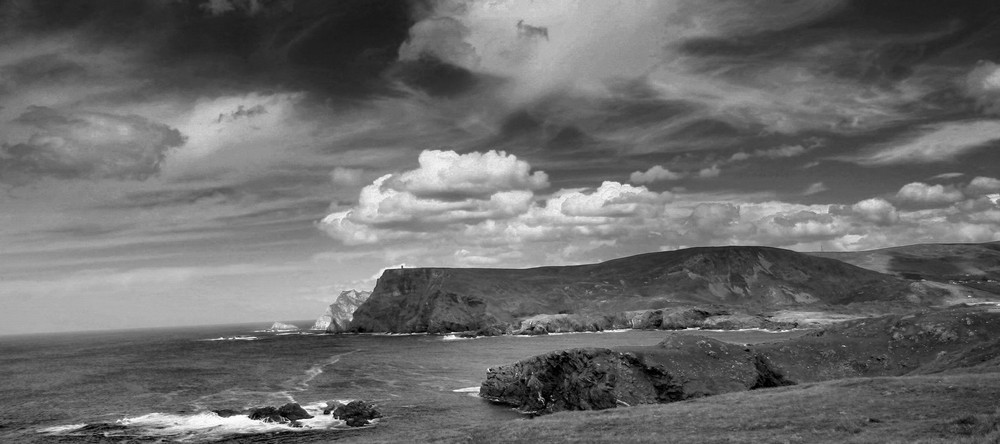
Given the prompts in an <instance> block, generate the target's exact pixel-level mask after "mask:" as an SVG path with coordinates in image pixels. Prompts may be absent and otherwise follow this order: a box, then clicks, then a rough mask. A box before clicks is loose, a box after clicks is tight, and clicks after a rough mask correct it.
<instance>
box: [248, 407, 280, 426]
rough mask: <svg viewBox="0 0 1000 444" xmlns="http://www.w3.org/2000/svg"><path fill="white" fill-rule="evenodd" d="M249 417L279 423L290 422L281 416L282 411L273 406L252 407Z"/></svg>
mask: <svg viewBox="0 0 1000 444" xmlns="http://www.w3.org/2000/svg"><path fill="white" fill-rule="evenodd" d="M247 417H249V418H250V419H253V420H255V421H264V422H277V423H286V422H288V420H287V419H285V417H284V416H281V413H280V412H279V411H278V409H277V408H275V407H271V406H267V407H258V408H253V409H250V414H249V415H247Z"/></svg>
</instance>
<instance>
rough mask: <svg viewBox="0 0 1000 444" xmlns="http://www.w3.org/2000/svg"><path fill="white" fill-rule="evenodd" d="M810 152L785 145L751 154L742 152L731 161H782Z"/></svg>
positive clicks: (800, 147)
mask: <svg viewBox="0 0 1000 444" xmlns="http://www.w3.org/2000/svg"><path fill="white" fill-rule="evenodd" d="M808 151H809V148H806V147H804V146H802V145H785V146H780V147H777V148H770V149H763V150H755V151H752V152H750V153H747V152H744V151H740V152H738V153H736V154H733V155H732V157H730V158H729V160H730V161H743V160H747V159H750V158H753V157H763V158H765V159H780V158H785V157H796V156H801V155H803V154H805V153H806V152H808Z"/></svg>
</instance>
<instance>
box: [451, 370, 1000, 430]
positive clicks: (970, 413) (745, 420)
mask: <svg viewBox="0 0 1000 444" xmlns="http://www.w3.org/2000/svg"><path fill="white" fill-rule="evenodd" d="M998 406H1000V373H984V374H974V375H973V374H961V375H937V376H913V377H896V378H858V379H844V380H836V381H827V382H821V383H813V384H804V385H799V386H791V387H782V388H775V389H766V390H756V391H751V392H741V393H732V394H727V395H719V396H712V397H707V398H700V399H696V400H691V401H685V402H678V403H673V404H661V405H647V406H638V407H632V408H626V409H612V410H603V411H592V412H563V413H557V414H553V415H548V416H543V417H539V418H535V419H523V420H518V421H515V422H513V423H501V424H490V425H483V426H479V427H475V428H473V429H472V430H470V431H469V434H468V435H467V442H476V443H479V442H482V443H506V442H533V443H539V442H543V443H544V442H581V443H587V442H594V443H600V442H630V443H631V442H635V443H647V442H648V443H653V442H655V443H670V442H678V443H681V442H686V443H687V442H689V443H728V442H753V443H874V442H878V443H1000V410H998ZM463 440H465V439H463Z"/></svg>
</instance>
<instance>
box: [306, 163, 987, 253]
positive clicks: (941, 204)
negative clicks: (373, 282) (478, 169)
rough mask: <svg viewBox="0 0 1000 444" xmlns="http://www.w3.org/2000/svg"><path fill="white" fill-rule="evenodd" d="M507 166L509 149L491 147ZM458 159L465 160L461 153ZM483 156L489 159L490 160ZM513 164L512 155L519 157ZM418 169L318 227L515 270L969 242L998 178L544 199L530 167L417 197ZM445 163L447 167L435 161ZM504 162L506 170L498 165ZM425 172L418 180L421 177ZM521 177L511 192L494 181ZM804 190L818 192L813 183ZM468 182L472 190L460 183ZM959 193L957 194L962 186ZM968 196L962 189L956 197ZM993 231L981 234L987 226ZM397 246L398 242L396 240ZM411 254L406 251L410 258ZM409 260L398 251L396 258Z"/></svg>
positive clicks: (387, 180)
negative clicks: (600, 260)
mask: <svg viewBox="0 0 1000 444" xmlns="http://www.w3.org/2000/svg"><path fill="white" fill-rule="evenodd" d="M496 155H497V156H499V157H500V158H504V159H505V161H506V162H508V163H509V164H511V165H515V164H516V162H510V161H511V159H510V157H511V156H505V155H503V153H496ZM463 156H465V157H463ZM489 157H490V156H485V155H480V154H478V153H470V154H466V155H457V154H453V153H452V154H448V155H446V156H443V155H441V153H431V154H430V155H428V156H427V158H428V159H439V160H440V159H448V161H447V162H444V161H442V166H447V165H458V164H463V162H471V163H470V164H466V167H467V168H472V169H475V166H474V165H473V164H485V163H488V162H489V161H488V160H487V159H488V158H489ZM493 160H499V158H498V159H493ZM518 162H520V161H518ZM428 165H437V164H435V161H431V162H430V163H427V162H422V163H421V167H420V168H418V169H417V170H412V171H406V172H403V173H400V174H396V175H386V176H383V177H381V178H379V179H377V180H376V181H375V182H374V183H372V184H371V185H369V186H367V187H365V188H364V189H363V190H362V191H361V194H360V196H359V200H358V204H357V205H354V206H352V207H351V208H347V209H344V210H342V211H338V212H336V213H332V214H330V215H329V216H327V218H326V219H324V220H323V221H322V222H321V223H320V227H321V228H323V229H324V230H326V231H327V232H328V233H329V234H330V235H331V236H333V237H334V238H337V239H339V240H341V241H342V242H344V243H345V244H371V245H386V246H389V245H392V246H393V247H392V248H393V249H397V248H400V247H401V246H405V245H419V246H421V249H420V251H421V252H423V253H424V254H426V255H428V257H435V258H437V260H438V261H443V262H441V263H442V264H445V265H447V264H450V265H467V266H515V265H516V266H525V265H528V264H544V263H551V262H553V261H557V262H561V263H566V262H580V261H582V262H587V261H591V260H594V257H595V255H602V254H607V255H610V256H612V257H614V256H617V255H624V254H634V253H637V252H641V251H650V250H652V249H653V248H651V246H654V245H655V246H656V247H657V248H666V249H670V248H674V247H676V246H678V245H724V244H741V245H773V246H781V247H786V248H793V249H799V250H818V249H821V248H823V249H829V250H843V249H866V248H879V247H884V246H887V245H894V244H907V243H914V242H950V241H955V242H979V241H985V240H993V239H996V238H1000V226H998V223H1000V207H998V206H997V203H996V202H997V199H992V198H990V197H989V196H994V195H995V194H988V195H979V196H978V197H977V196H976V195H974V193H972V192H971V191H970V190H972V189H975V190H978V191H977V192H979V193H987V192H990V191H991V190H993V189H994V187H997V186H1000V181H997V180H996V179H991V178H977V179H974V180H973V181H972V182H971V183H970V184H969V185H968V186H966V187H964V188H958V187H954V186H938V185H928V184H924V183H919V182H915V183H912V184H908V185H906V186H903V187H902V188H901V189H900V191H899V193H897V194H898V195H897V196H895V197H894V198H893V199H894V200H896V201H898V202H899V204H900V205H901V206H900V207H897V206H896V205H894V204H893V202H890V201H889V200H887V199H886V198H882V197H872V198H869V199H864V200H861V201H859V202H857V203H855V204H853V205H823V204H813V205H803V204H794V203H787V202H778V201H764V202H760V201H753V200H752V199H747V198H732V199H728V198H727V199H726V200H717V201H711V200H707V199H706V197H707V196H706V195H693V194H685V193H683V192H681V193H669V192H664V193H657V192H653V191H650V190H649V189H647V188H646V187H644V186H637V185H629V184H622V183H618V182H613V181H604V182H603V183H601V184H600V185H599V186H597V187H594V188H574V189H561V190H557V191H555V192H552V193H551V194H548V195H539V194H536V192H537V191H538V190H534V189H532V187H533V185H531V183H532V181H531V180H529V178H531V177H533V176H534V174H533V173H531V169H530V166H527V168H524V169H521V170H518V172H517V173H516V174H514V176H516V177H518V178H520V179H519V180H516V181H505V180H494V181H487V183H491V184H492V191H489V192H487V191H485V188H479V187H472V188H469V184H467V183H465V182H466V181H468V180H470V179H469V177H468V176H461V175H448V174H444V175H438V174H433V175H431V176H433V177H437V178H438V180H437V181H435V182H434V183H435V186H433V187H424V188H420V187H417V188H415V189H416V190H422V191H426V190H430V191H429V192H428V194H425V195H418V194H416V193H415V192H414V191H413V190H408V189H407V188H406V186H407V183H409V184H410V185H412V184H415V183H420V182H419V181H418V180H412V181H410V182H404V181H402V180H398V179H399V178H401V177H404V176H406V177H411V178H416V177H421V178H426V173H427V171H436V170H435V167H430V168H427V171H424V172H422V173H418V172H417V171H418V170H421V169H424V168H425V167H427V166H428ZM442 170H443V171H448V170H449V169H448V168H443V169H442ZM512 170H515V169H513V168H508V169H507V171H512ZM421 180H424V179H421ZM509 183H520V184H521V185H520V187H521V188H522V189H520V190H509V188H510V187H509V186H506V185H504V184H509ZM810 188H812V189H814V190H815V189H820V188H822V184H821V183H816V184H813V186H812V187H810ZM470 190H471V191H470ZM962 190H965V193H963V192H962ZM967 195H968V196H969V197H966V196H967ZM991 230H992V231H991ZM403 248H404V249H405V247H403ZM414 259H416V257H414ZM407 260H409V259H407Z"/></svg>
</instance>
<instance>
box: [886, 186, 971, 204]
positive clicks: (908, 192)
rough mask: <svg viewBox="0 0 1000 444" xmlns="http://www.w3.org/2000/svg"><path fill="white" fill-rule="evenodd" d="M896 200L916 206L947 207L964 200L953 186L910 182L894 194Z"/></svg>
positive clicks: (963, 196)
mask: <svg viewBox="0 0 1000 444" xmlns="http://www.w3.org/2000/svg"><path fill="white" fill-rule="evenodd" d="M896 199H898V200H899V201H901V202H903V203H908V204H916V205H948V204H953V203H955V202H958V201H961V200H963V199H965V195H964V194H962V192H961V191H960V190H958V189H957V188H955V187H954V186H951V185H948V186H945V185H928V184H926V183H923V182H912V183H908V184H906V185H903V187H902V188H900V189H899V191H898V192H897V193H896Z"/></svg>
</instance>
